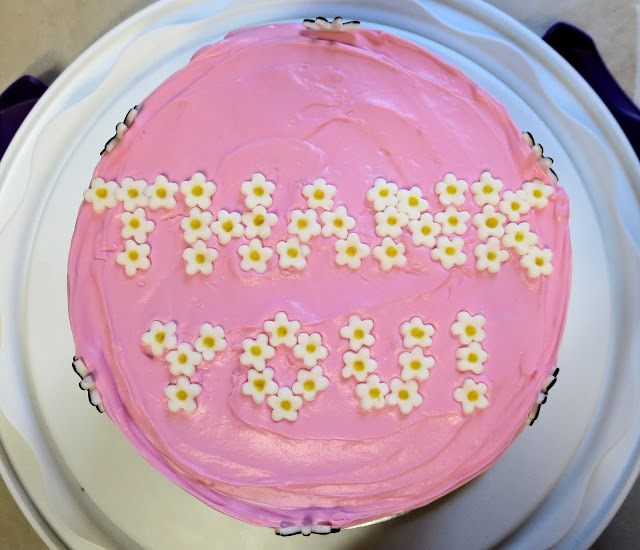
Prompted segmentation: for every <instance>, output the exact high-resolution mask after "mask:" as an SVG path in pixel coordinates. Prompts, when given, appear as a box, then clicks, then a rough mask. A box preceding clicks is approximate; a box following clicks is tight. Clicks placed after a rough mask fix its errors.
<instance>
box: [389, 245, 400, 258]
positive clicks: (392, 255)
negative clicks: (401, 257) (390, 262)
mask: <svg viewBox="0 0 640 550" xmlns="http://www.w3.org/2000/svg"><path fill="white" fill-rule="evenodd" d="M397 255H398V251H397V250H396V249H395V247H393V246H390V247H389V248H387V256H389V258H395V257H396V256H397Z"/></svg>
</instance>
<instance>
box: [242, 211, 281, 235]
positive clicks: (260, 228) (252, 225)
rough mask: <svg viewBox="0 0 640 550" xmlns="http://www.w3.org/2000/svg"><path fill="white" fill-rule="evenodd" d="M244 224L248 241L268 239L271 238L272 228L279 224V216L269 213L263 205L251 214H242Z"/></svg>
mask: <svg viewBox="0 0 640 550" xmlns="http://www.w3.org/2000/svg"><path fill="white" fill-rule="evenodd" d="M242 223H243V224H244V226H245V229H244V236H245V237H246V238H247V239H255V238H256V237H258V238H260V239H268V238H269V237H270V236H271V228H272V227H274V226H275V225H276V224H277V223H278V216H276V215H275V214H274V213H273V212H267V211H266V209H265V207H264V206H262V205H258V206H256V207H255V208H254V209H253V210H251V211H250V212H245V213H244V214H242Z"/></svg>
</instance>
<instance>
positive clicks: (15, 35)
mask: <svg viewBox="0 0 640 550" xmlns="http://www.w3.org/2000/svg"><path fill="white" fill-rule="evenodd" d="M248 1H249V0H248ZM151 3H153V0H109V1H108V2H86V0H21V1H20V2H12V1H10V0H0V90H2V89H4V88H5V87H6V86H8V85H9V84H10V83H11V82H13V80H15V79H16V78H18V77H19V76H20V75H22V74H33V75H35V76H37V77H39V78H40V79H42V80H43V81H44V82H45V83H47V84H50V83H51V82H53V80H54V79H55V78H56V77H57V76H58V75H59V74H60V73H61V72H62V71H63V70H64V68H65V67H66V66H67V65H69V64H70V63H71V62H72V61H73V60H74V59H75V58H76V57H77V56H78V55H80V54H81V53H82V52H83V51H84V50H85V49H86V48H87V47H89V46H90V45H91V44H92V43H93V42H94V41H95V40H97V39H98V38H99V37H100V36H102V35H103V34H104V33H105V32H107V31H108V30H110V29H111V28H113V27H114V26H115V25H117V24H118V23H120V22H121V21H123V20H124V19H126V18H127V17H128V16H129V15H131V14H132V13H135V12H136V11H138V10H140V9H142V8H143V7H145V6H148V5H149V4H151ZM489 3H491V4H493V5H495V6H497V7H499V8H500V9H502V10H503V11H505V12H507V13H509V14H510V15H512V16H513V17H515V18H516V19H518V20H520V21H521V22H522V23H524V24H525V25H526V26H528V27H529V28H530V29H532V30H533V31H534V32H536V33H537V34H540V35H541V34H543V33H544V31H545V30H546V29H547V28H549V27H550V26H551V25H552V24H553V23H555V22H557V21H560V20H563V21H567V22H569V23H573V24H574V25H577V26H578V27H580V28H582V29H584V30H585V31H586V32H588V33H589V34H591V36H593V38H594V39H595V42H596V44H597V46H598V48H599V49H600V52H601V53H602V56H603V58H604V59H605V62H606V63H607V65H608V66H609V69H610V70H611V72H612V73H613V75H614V76H615V77H616V78H617V79H618V82H619V83H620V85H621V86H622V87H623V88H624V89H625V91H626V92H627V93H628V94H629V96H630V97H632V98H634V99H635V100H636V102H638V99H639V98H640V86H639V85H638V83H639V82H640V74H636V73H640V71H637V70H636V64H637V57H638V56H637V54H638V13H639V7H638V5H636V4H635V3H634V2H632V1H631V0H564V1H563V2H558V1H557V0H539V1H537V2H522V1H521V0H490V2H489ZM310 15H316V14H310ZM328 15H332V14H328ZM639 520H640V482H636V484H635V486H634V488H633V489H632V491H631V493H630V494H629V496H628V498H627V499H626V501H625V503H624V504H623V505H622V508H621V509H620V511H619V512H618V513H617V515H616V516H615V518H614V519H613V521H612V522H611V524H610V525H609V526H608V527H607V529H605V531H604V532H603V534H602V535H601V536H600V538H599V539H598V541H597V542H596V543H595V544H594V546H593V547H592V548H595V549H602V550H606V549H618V548H632V547H639V546H640V521H639ZM0 548H11V549H12V550H23V549H24V550H38V549H43V548H46V547H45V545H44V543H43V542H42V541H41V540H40V539H39V537H38V535H37V534H36V533H35V532H34V531H33V529H32V528H31V526H30V525H29V523H28V522H27V520H26V519H25V518H24V516H23V515H22V513H21V512H20V509H19V508H18V507H17V505H16V504H15V502H14V501H13V498H12V497H11V494H10V493H9V491H8V490H7V488H6V487H5V485H4V483H3V482H2V480H0Z"/></svg>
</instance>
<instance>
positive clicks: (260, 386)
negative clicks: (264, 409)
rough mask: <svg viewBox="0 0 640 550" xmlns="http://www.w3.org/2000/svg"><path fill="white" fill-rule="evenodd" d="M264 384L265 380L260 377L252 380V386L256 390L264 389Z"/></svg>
mask: <svg viewBox="0 0 640 550" xmlns="http://www.w3.org/2000/svg"><path fill="white" fill-rule="evenodd" d="M265 386H266V382H265V381H264V380H263V379H262V378H258V379H256V380H254V381H253V387H254V388H255V389H256V390H258V391H262V390H264V387H265Z"/></svg>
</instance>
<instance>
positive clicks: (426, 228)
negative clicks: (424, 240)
mask: <svg viewBox="0 0 640 550" xmlns="http://www.w3.org/2000/svg"><path fill="white" fill-rule="evenodd" d="M429 233H431V228H430V227H429V226H428V225H423V226H422V234H423V235H425V236H426V235H429Z"/></svg>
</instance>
